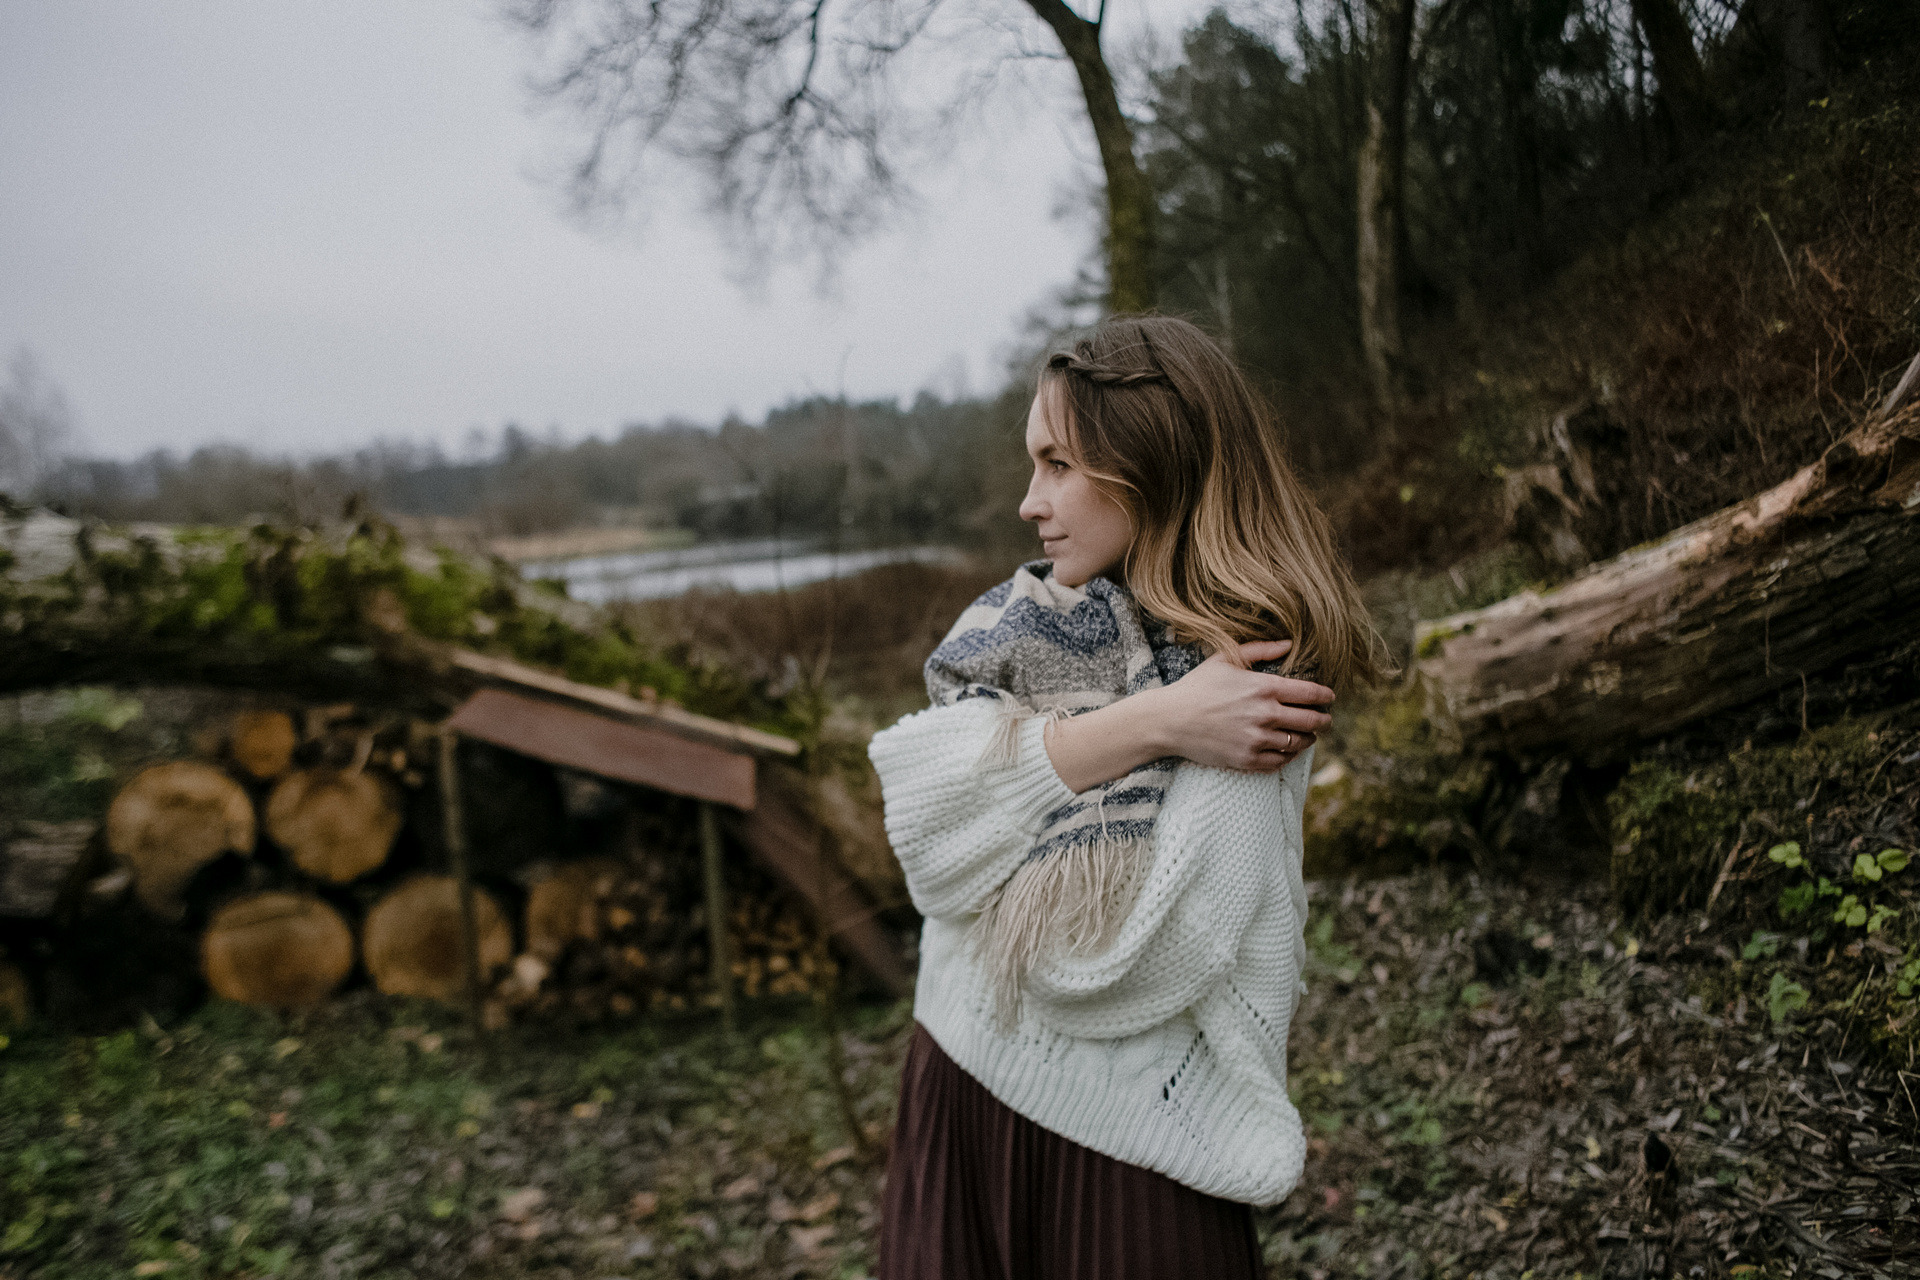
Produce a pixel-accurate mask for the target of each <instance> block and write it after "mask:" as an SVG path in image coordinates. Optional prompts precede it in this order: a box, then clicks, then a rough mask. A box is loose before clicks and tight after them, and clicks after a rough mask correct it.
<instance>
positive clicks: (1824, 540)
mask: <svg viewBox="0 0 1920 1280" xmlns="http://www.w3.org/2000/svg"><path fill="white" fill-rule="evenodd" d="M1916 584H1920V408H1916V409H1912V410H1909V411H1908V412H1907V413H1905V414H1902V415H1899V416H1896V417H1894V418H1892V419H1882V420H1880V421H1877V422H1874V423H1870V424H1869V425H1867V426H1865V427H1862V428H1860V429H1858V430H1856V431H1854V432H1852V433H1850V434H1848V435H1847V436H1845V437H1843V438H1842V439H1840V440H1839V441H1837V442H1836V443H1835V444H1834V445H1833V446H1831V447H1830V448H1829V449H1828V450H1827V451H1826V453H1825V454H1824V455H1823V456H1822V457H1821V458H1820V460H1819V461H1817V462H1815V463H1813V464H1811V465H1809V466H1807V467H1805V468H1803V469H1802V470H1801V471H1799V472H1798V473H1797V474H1795V475H1794V476H1793V477H1792V478H1791V479H1789V480H1787V481H1785V482H1784V483H1782V484H1779V485H1776V486H1775V487H1774V488H1772V489H1769V490H1767V491H1766V492H1765V493H1762V494H1759V495H1758V496H1756V497H1753V498H1750V499H1748V500H1747V501H1745V502H1742V503H1739V504H1737V505H1735V506H1732V507H1728V508H1725V509H1723V510H1721V511H1718V512H1715V513H1714V514H1713V515H1711V516H1707V517H1705V518H1704V519H1701V520H1698V521H1695V522H1694V523H1693V524H1690V525H1687V526H1685V527H1684V528H1681V529H1678V530H1676V531H1674V532H1673V533H1671V534H1669V535H1667V536H1666V537H1664V538H1662V539H1660V540H1659V541H1657V542H1654V543H1651V544H1649V545H1647V546H1643V547H1637V548H1634V549H1633V550H1630V551H1627V552H1625V553H1623V554H1621V555H1619V556H1616V557H1614V558H1613V559H1611V560H1608V561H1605V562H1602V563H1600V564H1597V565H1594V566H1591V567H1590V568H1588V569H1587V570H1585V571H1583V572H1581V573H1579V574H1577V575H1576V576H1574V577H1573V578H1572V579H1570V580H1569V581H1567V582H1566V583H1564V584H1562V585H1561V586H1558V587H1555V588H1554V589H1552V590H1550V591H1545V592H1532V591H1528V592H1523V593H1521V594H1520V595H1517V596H1514V597H1511V598H1509V599H1507V600H1503V601H1501V602H1500V603H1499V604H1496V605H1492V606H1489V607H1488V608H1485V609H1478V610H1474V611H1472V612H1469V613H1461V614H1455V615H1454V616H1452V617H1449V618H1442V619H1440V620H1439V621H1437V622H1432V623H1428V624H1425V625H1424V626H1423V627H1422V628H1421V629H1420V633H1419V635H1418V637H1417V638H1416V641H1415V654H1416V657H1417V660H1418V661H1417V667H1418V678H1419V679H1420V680H1421V681H1422V682H1423V684H1424V686H1425V689H1426V693H1427V696H1428V700H1429V702H1428V705H1429V711H1430V713H1431V715H1432V716H1433V718H1434V720H1435V723H1436V724H1437V725H1438V726H1441V727H1442V728H1443V729H1446V730H1448V731H1450V732H1451V733H1453V734H1456V735H1457V738H1458V742H1459V745H1461V746H1463V747H1466V748H1469V749H1493V750H1500V751H1505V752H1512V753H1529V752H1538V751H1544V750H1553V751H1570V752H1572V753H1573V754H1575V755H1578V756H1580V757H1582V758H1583V759H1585V760H1587V761H1588V762H1590V763H1596V764H1598V763H1605V762H1607V761H1611V760H1617V759H1620V758H1622V757H1624V756H1626V755H1627V754H1629V753H1630V752H1631V751H1632V749H1633V748H1634V747H1635V746H1636V745H1637V744H1640V743H1644V742H1646V741H1649V740H1652V739H1657V738H1660V737H1663V736H1666V735H1668V734H1671V733H1673V732H1674V731H1675V730H1677V729H1680V728H1682V727H1683V726H1685V725H1687V724H1689V723H1692V722H1694V721H1696V720H1699V719H1701V718H1703V717H1705V716H1708V715H1711V714H1713V713H1715V712H1718V711H1724V710H1727V709H1729V708H1733V707H1738V706H1741V705H1743V704H1745V703H1747V702H1750V701H1752V700H1754V699H1756V698H1759V697H1761V696H1763V695H1765V694H1767V693H1768V692H1770V691H1773V690H1776V689H1778V688H1779V687H1780V686H1782V685H1785V684H1787V683H1790V682H1794V683H1797V682H1798V681H1799V680H1801V679H1802V678H1803V677H1805V676H1809V675H1812V674H1815V673H1817V672H1820V671H1822V670H1825V669H1827V668H1829V667H1831V666H1833V665H1834V664H1836V663H1839V662H1842V661H1844V660H1847V659H1849V658H1853V657H1856V656H1859V655H1862V654H1866V653H1870V652H1872V651H1873V650H1875V649H1880V648H1885V647H1888V646H1891V645H1894V644H1897V643H1901V642H1904V641H1906V640H1909V639H1911V638H1912V636H1913V635H1914V632H1915V628H1916V626H1917V625H1920V592H1916V590H1915V585H1916Z"/></svg>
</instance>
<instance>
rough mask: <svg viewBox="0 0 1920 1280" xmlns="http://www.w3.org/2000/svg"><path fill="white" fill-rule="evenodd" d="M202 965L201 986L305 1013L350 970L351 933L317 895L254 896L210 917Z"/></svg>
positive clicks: (202, 947)
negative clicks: (205, 981)
mask: <svg viewBox="0 0 1920 1280" xmlns="http://www.w3.org/2000/svg"><path fill="white" fill-rule="evenodd" d="M200 963H201V969H202V972H204V973H205V974H206V977H207V984H208V985H209V986H211V987H212V988H213V990H214V992H215V994H217V995H220V996H222V997H224V998H226V999H228V1000H235V1001H238V1002H240V1003H241V1004H251V1005H260V1006H264V1007H267V1008H274V1009H303V1008H307V1007H309V1006H312V1005H316V1004H318V1003H320V1001H322V1000H324V999H326V998H327V997H328V996H329V995H332V994H333V991H334V989H335V988H336V987H338V986H339V985H340V983H341V982H342V981H343V980H344V979H345V978H346V976H347V973H348V971H349V970H351V969H352V968H353V933H352V931H351V930H349V929H348V928H347V923H346V921H344V920H342V919H341V918H340V913H339V912H337V911H335V910H334V909H333V908H332V907H330V906H328V905H327V904H326V903H324V902H322V901H320V899H318V898H314V897H310V896H308V895H306V894H297V893H274V892H270V893H256V894H251V895H249V896H247V897H245V898H240V899H237V900H235V901H233V902H230V903H228V904H227V905H226V906H224V907H222V908H220V910H219V911H217V912H215V913H214V916H213V919H212V920H210V921H208V923H207V931H206V933H205V934H204V935H202V937H201V939H200Z"/></svg>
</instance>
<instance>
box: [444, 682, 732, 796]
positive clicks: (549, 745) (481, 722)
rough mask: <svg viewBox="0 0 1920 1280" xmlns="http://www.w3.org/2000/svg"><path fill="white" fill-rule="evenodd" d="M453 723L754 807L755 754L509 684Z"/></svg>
mask: <svg viewBox="0 0 1920 1280" xmlns="http://www.w3.org/2000/svg"><path fill="white" fill-rule="evenodd" d="M447 725H448V727H449V728H452V729H455V730H458V731H459V732H460V733H463V734H465V735H466V736H468V737H470V738H478V739H480V740H481V741H482V742H491V743H492V744H494V745H495V746H497V747H505V748H506V749H507V750H509V751H518V752H520V753H521V754H522V755H529V756H533V757H534V758H535V759H539V760H545V761H547V762H548V763H549V764H558V765H565V766H566V767H567V768H569V769H579V770H581V771H583V772H586V773H592V774H596V775H598V776H599V777H602V778H611V779H614V780H615V781H618V782H631V783H636V784H638V785H640V786H643V787H654V788H656V789H658V790H661V791H671V792H672V793H674V794H675V795H681V796H691V797H692V798H693V799H695V800H712V801H716V802H717V803H720V804H724V805H730V806H732V807H733V808H735V809H751V808H753V806H754V785H753V784H754V772H753V771H754V763H753V757H752V756H750V755H746V754H744V753H743V752H741V751H740V750H739V749H738V748H734V749H731V750H729V749H726V748H723V747H718V746H714V745H712V744H710V743H706V742H698V741H695V740H693V739H690V738H685V737H682V736H680V735H679V734H675V733H668V732H665V731H663V730H660V729H656V728H651V727H648V726H645V725H637V724H630V723H628V722H626V721H624V720H615V719H612V718H610V717H608V716H604V715H597V714H595V713H594V712H592V711H588V710H585V709H584V708H581V707H575V706H568V705H566V704H565V703H560V702H552V701H548V700H547V699H544V698H530V697H528V696H526V695H525V694H520V693H509V692H508V691H506V690H505V689H482V690H480V691H479V692H478V693H476V694H474V695H473V696H472V697H471V698H468V699H467V700H466V702H465V703H463V704H462V705H461V707H460V709H459V710H458V711H456V712H454V713H453V716H452V717H451V718H450V719H449V720H448V721H447Z"/></svg>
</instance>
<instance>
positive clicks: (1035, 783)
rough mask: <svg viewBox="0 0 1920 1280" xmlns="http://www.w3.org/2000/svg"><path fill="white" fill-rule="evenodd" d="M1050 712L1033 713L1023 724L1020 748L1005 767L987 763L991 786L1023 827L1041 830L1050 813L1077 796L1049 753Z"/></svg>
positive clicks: (1027, 829) (989, 788)
mask: <svg viewBox="0 0 1920 1280" xmlns="http://www.w3.org/2000/svg"><path fill="white" fill-rule="evenodd" d="M1046 731H1047V717H1046V716H1029V717H1027V718H1026V719H1025V720H1022V721H1021V722H1020V724H1019V737H1018V743H1019V746H1018V750H1017V751H1016V753H1015V756H1014V760H1013V763H1012V764H1011V765H1009V766H1007V767H1004V768H997V769H996V768H993V767H991V766H988V767H987V770H986V774H987V789H988V792H989V794H990V795H992V797H993V799H994V801H995V802H996V804H998V805H1000V806H1002V807H1003V808H1004V810H1005V812H1006V813H1007V814H1008V815H1009V816H1011V817H1012V819H1013V821H1014V823H1015V824H1016V825H1017V826H1018V828H1019V829H1020V830H1021V831H1027V832H1037V831H1039V829H1040V824H1041V823H1043V822H1045V821H1046V817H1047V815H1048V814H1050V813H1052V812H1053V811H1054V810H1055V809H1058V808H1059V807H1060V806H1061V805H1063V804H1065V803H1066V802H1067V801H1069V800H1071V799H1073V797H1074V792H1073V790H1072V788H1070V787H1068V786H1067V784H1066V783H1064V782H1062V781H1060V775H1059V774H1058V773H1055V772H1054V769H1053V758H1052V757H1051V756H1049V755H1048V754H1047V742H1046V738H1045V737H1044V735H1045V733H1046Z"/></svg>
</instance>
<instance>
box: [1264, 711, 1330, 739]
mask: <svg viewBox="0 0 1920 1280" xmlns="http://www.w3.org/2000/svg"><path fill="white" fill-rule="evenodd" d="M1260 722H1261V724H1263V725H1265V726H1267V727H1268V728H1272V729H1291V730H1292V731H1293V732H1295V733H1318V732H1320V731H1321V730H1322V729H1324V728H1326V727H1327V726H1328V725H1330V724H1332V723H1333V717H1332V716H1330V715H1328V714H1327V713H1326V712H1324V711H1321V710H1319V709H1318V708H1315V707H1293V706H1287V705H1285V704H1281V705H1278V706H1272V707H1270V708H1269V710H1268V711H1267V713H1266V714H1265V715H1264V716H1263V717H1261V721H1260Z"/></svg>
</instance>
